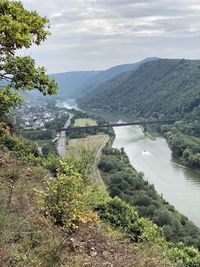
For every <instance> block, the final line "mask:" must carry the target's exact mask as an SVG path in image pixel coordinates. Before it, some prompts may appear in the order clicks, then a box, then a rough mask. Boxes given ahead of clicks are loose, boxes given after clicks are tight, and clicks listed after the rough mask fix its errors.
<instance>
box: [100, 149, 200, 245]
mask: <svg viewBox="0 0 200 267" xmlns="http://www.w3.org/2000/svg"><path fill="white" fill-rule="evenodd" d="M99 169H100V171H101V176H102V177H103V180H104V182H105V184H106V186H107V190H108V192H109V194H110V195H111V196H112V197H115V196H118V197H120V198H121V199H123V200H125V201H126V202H128V203H130V204H131V205H134V206H135V207H136V208H137V211H138V213H139V215H140V216H142V217H147V218H150V219H151V220H152V221H153V222H154V223H156V224H157V225H158V226H160V227H162V228H163V231H164V234H165V237H166V238H167V240H169V241H173V242H177V241H178V242H184V243H185V244H187V245H191V244H193V245H194V246H197V247H199V248H200V244H199V238H200V232H199V229H198V228H197V227H196V226H195V225H194V224H193V223H192V222H191V221H189V220H188V219H187V218H186V217H185V216H184V215H182V214H180V213H179V212H178V211H176V210H175V208H174V207H173V206H172V205H170V204H169V203H168V202H167V201H165V200H164V199H163V197H162V196H160V195H159V194H158V193H157V192H156V190H155V188H154V186H153V185H152V184H151V183H150V182H149V181H147V180H146V178H145V177H144V176H143V174H141V173H139V172H137V171H136V170H135V169H134V168H133V167H132V166H131V164H130V162H129V158H128V156H127V155H126V153H125V151H124V149H123V148H122V149H120V150H119V149H116V148H112V147H111V145H107V146H106V148H105V149H103V155H102V158H101V161H100V163H99Z"/></svg>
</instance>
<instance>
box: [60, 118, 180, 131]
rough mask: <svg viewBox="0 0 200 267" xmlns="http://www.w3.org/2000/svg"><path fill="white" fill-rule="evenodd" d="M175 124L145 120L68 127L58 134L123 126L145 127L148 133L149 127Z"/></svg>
mask: <svg viewBox="0 0 200 267" xmlns="http://www.w3.org/2000/svg"><path fill="white" fill-rule="evenodd" d="M172 123H175V120H172V119H165V120H164V119H163V120H149V121H147V120H143V121H134V122H123V123H109V124H101V125H91V126H89V125H88V126H82V127H80V126H79V127H67V128H62V129H57V131H58V132H60V131H65V132H70V131H82V130H88V129H101V128H111V127H123V126H132V125H143V126H144V130H145V131H146V126H147V125H152V124H159V125H161V124H172Z"/></svg>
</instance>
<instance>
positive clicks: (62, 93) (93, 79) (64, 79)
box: [50, 58, 157, 98]
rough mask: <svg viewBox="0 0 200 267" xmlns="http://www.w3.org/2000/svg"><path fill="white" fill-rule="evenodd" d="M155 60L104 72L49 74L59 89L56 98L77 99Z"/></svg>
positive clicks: (150, 59) (120, 66)
mask: <svg viewBox="0 0 200 267" xmlns="http://www.w3.org/2000/svg"><path fill="white" fill-rule="evenodd" d="M156 59H157V58H146V59H144V60H142V61H140V62H137V63H133V64H124V65H118V66H115V67H112V68H109V69H107V70H104V71H74V72H64V73H55V74H50V76H51V77H53V78H55V79H56V81H57V83H58V86H59V89H60V90H59V92H58V95H57V96H56V97H62V98H63V97H66V98H67V97H68V98H69V97H70V98H78V97H80V96H82V95H84V94H85V93H86V92H88V91H91V90H93V89H94V88H96V87H97V86H99V85H100V84H102V83H104V82H106V81H108V80H111V79H113V78H115V77H116V76H118V75H119V74H121V73H125V72H128V71H134V70H136V69H137V68H138V67H139V66H140V65H141V64H143V63H145V62H148V61H153V60H156Z"/></svg>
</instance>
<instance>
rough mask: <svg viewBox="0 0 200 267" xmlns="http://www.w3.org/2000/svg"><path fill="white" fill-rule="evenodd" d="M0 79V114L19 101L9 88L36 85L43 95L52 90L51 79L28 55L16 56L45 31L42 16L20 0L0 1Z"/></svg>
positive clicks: (45, 33) (27, 88) (37, 42)
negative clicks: (27, 8)
mask: <svg viewBox="0 0 200 267" xmlns="http://www.w3.org/2000/svg"><path fill="white" fill-rule="evenodd" d="M0 14H1V16H0V46H1V50H0V62H1V64H0V73H1V74H0V80H2V81H4V82H5V83H4V84H3V86H6V88H4V89H1V90H0V107H1V109H0V110H1V111H0V116H2V115H3V114H5V113H8V112H9V111H10V109H11V108H13V107H15V106H16V105H18V104H20V103H21V102H22V98H21V97H20V95H19V94H18V93H16V91H14V90H13V89H16V90H19V89H22V90H32V89H38V90H39V91H40V92H42V94H43V95H46V94H54V93H56V90H57V86H56V83H55V80H54V79H52V78H49V77H48V76H47V75H46V74H45V69H44V68H43V67H38V68H37V67H36V66H35V61H34V60H33V59H32V58H31V57H29V56H25V57H20V56H16V55H15V54H16V51H17V50H18V49H22V48H29V47H30V46H31V45H32V44H36V45H40V43H41V42H42V41H44V40H45V39H46V37H47V35H48V34H49V32H48V31H47V30H46V29H45V27H46V25H47V24H48V19H47V18H46V17H41V16H39V15H38V13H37V12H36V11H28V10H26V9H25V8H24V7H23V5H22V3H21V2H18V1H8V0H1V1H0Z"/></svg>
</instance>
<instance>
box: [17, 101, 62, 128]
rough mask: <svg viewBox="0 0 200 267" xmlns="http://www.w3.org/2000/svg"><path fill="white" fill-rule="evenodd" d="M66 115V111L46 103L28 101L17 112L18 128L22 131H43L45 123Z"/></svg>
mask: <svg viewBox="0 0 200 267" xmlns="http://www.w3.org/2000/svg"><path fill="white" fill-rule="evenodd" d="M65 114H67V111H65V110H64V109H60V108H58V107H56V106H53V105H48V102H47V101H44V100H40V101H28V100H26V101H25V103H24V105H23V106H22V107H21V108H20V109H18V110H17V116H18V118H19V120H20V125H19V127H20V128H24V129H33V130H36V129H44V126H45V123H46V122H50V121H52V120H54V119H56V118H60V117H62V116H63V115H65Z"/></svg>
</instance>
